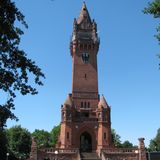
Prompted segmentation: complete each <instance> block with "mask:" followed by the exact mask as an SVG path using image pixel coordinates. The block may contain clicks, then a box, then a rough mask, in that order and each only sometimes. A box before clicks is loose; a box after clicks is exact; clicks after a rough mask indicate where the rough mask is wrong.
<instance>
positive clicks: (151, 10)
mask: <svg viewBox="0 0 160 160" xmlns="http://www.w3.org/2000/svg"><path fill="white" fill-rule="evenodd" d="M143 12H144V13H145V14H151V15H153V17H154V18H160V0H154V1H153V2H149V3H148V6H147V7H145V9H144V11H143ZM155 37H156V38H157V40H158V41H159V42H160V26H158V27H157V35H155Z"/></svg>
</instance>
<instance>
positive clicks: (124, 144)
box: [122, 140, 134, 148]
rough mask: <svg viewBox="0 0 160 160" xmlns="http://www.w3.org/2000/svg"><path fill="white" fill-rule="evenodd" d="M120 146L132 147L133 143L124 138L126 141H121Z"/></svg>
mask: <svg viewBox="0 0 160 160" xmlns="http://www.w3.org/2000/svg"><path fill="white" fill-rule="evenodd" d="M122 147H123V148H132V147H134V146H133V144H132V143H131V142H129V141H128V140H126V141H124V142H123V143H122Z"/></svg>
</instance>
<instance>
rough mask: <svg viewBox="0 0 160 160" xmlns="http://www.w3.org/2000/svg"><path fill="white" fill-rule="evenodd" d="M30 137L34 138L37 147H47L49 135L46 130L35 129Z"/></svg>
mask: <svg viewBox="0 0 160 160" xmlns="http://www.w3.org/2000/svg"><path fill="white" fill-rule="evenodd" d="M32 137H35V138H36V140H37V145H38V148H40V147H49V146H50V144H51V135H50V133H49V132H48V131H45V130H39V129H36V130H35V131H34V132H33V133H32Z"/></svg>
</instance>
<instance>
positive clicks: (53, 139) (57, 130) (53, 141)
mask: <svg viewBox="0 0 160 160" xmlns="http://www.w3.org/2000/svg"><path fill="white" fill-rule="evenodd" d="M59 133H60V125H58V126H55V127H54V128H53V129H52V131H51V145H52V146H53V147H55V145H56V144H57V141H58V136H59Z"/></svg>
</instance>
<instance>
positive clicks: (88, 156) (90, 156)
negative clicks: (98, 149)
mask: <svg viewBox="0 0 160 160" xmlns="http://www.w3.org/2000/svg"><path fill="white" fill-rule="evenodd" d="M80 156H81V160H101V158H99V156H98V154H97V153H95V152H94V153H92V152H81V153H80Z"/></svg>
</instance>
